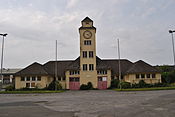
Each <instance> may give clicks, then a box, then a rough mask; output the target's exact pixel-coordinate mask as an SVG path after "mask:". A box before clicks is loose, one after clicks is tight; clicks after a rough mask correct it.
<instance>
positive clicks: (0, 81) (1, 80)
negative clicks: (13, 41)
mask: <svg viewBox="0 0 175 117" xmlns="http://www.w3.org/2000/svg"><path fill="white" fill-rule="evenodd" d="M0 36H2V53H1V78H0V90H1V88H2V82H3V75H2V69H3V55H4V53H3V52H4V37H6V36H7V33H5V34H0Z"/></svg>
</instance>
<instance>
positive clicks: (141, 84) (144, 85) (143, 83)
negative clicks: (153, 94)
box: [138, 80, 147, 88]
mask: <svg viewBox="0 0 175 117" xmlns="http://www.w3.org/2000/svg"><path fill="white" fill-rule="evenodd" d="M138 85H139V88H144V87H147V84H146V82H145V81H144V80H140V81H139V84H138Z"/></svg>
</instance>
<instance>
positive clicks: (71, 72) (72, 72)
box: [69, 71, 80, 75]
mask: <svg viewBox="0 0 175 117" xmlns="http://www.w3.org/2000/svg"><path fill="white" fill-rule="evenodd" d="M77 74H80V72H79V71H69V75H77Z"/></svg>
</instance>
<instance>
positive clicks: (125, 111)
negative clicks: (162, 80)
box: [0, 90, 175, 117]
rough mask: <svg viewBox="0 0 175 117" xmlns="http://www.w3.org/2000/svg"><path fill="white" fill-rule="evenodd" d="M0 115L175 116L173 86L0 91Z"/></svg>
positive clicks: (51, 116) (66, 116) (36, 116)
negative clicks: (125, 89) (128, 89)
mask: <svg viewBox="0 0 175 117" xmlns="http://www.w3.org/2000/svg"><path fill="white" fill-rule="evenodd" d="M0 117H175V90H166V91H165V90H164V91H143V92H141V91H139V92H115V91H111V90H103V91H102V90H94V91H66V92H63V93H56V94H55V93H53V94H0Z"/></svg>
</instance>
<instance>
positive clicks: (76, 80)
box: [69, 77, 80, 82]
mask: <svg viewBox="0 0 175 117" xmlns="http://www.w3.org/2000/svg"><path fill="white" fill-rule="evenodd" d="M79 81H80V79H79V78H78V77H75V78H69V82H79Z"/></svg>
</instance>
